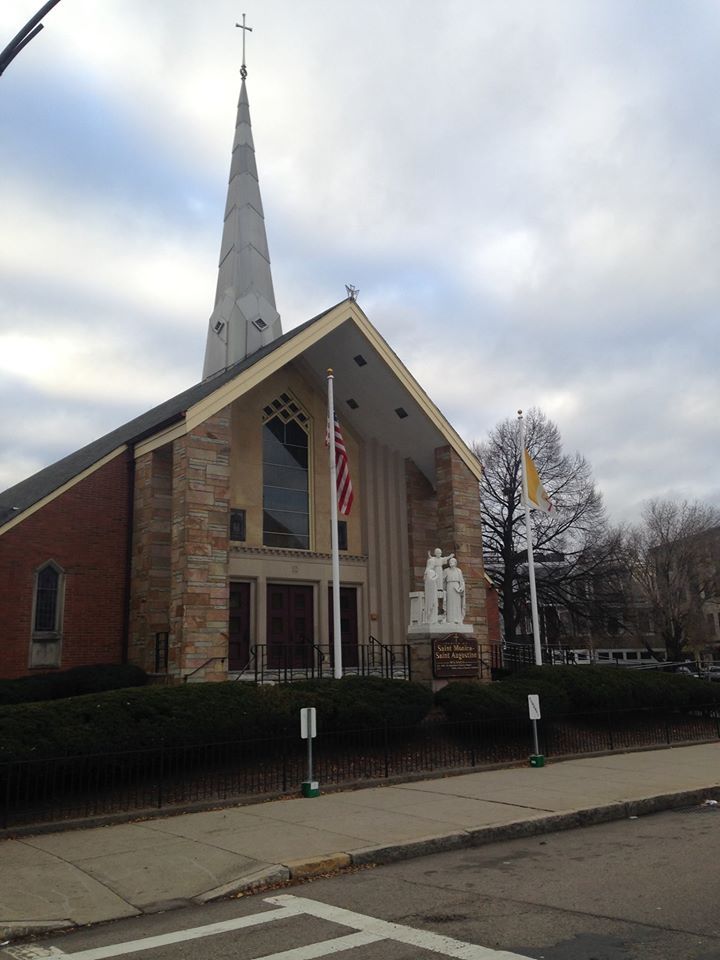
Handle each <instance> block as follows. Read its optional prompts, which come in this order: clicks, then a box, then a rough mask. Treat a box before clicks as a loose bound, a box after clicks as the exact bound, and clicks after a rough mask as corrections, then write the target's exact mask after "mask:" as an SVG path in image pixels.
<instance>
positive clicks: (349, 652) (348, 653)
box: [328, 587, 358, 667]
mask: <svg viewBox="0 0 720 960" xmlns="http://www.w3.org/2000/svg"><path fill="white" fill-rule="evenodd" d="M328 613H329V617H330V662H331V663H332V664H334V663H335V648H334V641H335V629H334V627H335V624H334V618H333V588H332V587H328ZM340 636H341V637H342V662H343V667H357V665H358V613H357V590H356V589H355V587H340Z"/></svg>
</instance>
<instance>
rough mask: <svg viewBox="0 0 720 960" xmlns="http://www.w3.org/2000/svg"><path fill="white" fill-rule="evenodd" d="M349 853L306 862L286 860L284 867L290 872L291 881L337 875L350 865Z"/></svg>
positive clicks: (350, 855)
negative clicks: (331, 874)
mask: <svg viewBox="0 0 720 960" xmlns="http://www.w3.org/2000/svg"><path fill="white" fill-rule="evenodd" d="M352 862H353V861H352V854H351V853H330V854H327V855H326V856H323V857H312V858H310V859H307V860H288V862H287V863H286V864H285V866H286V867H287V868H288V870H289V871H290V879H291V880H304V879H306V878H307V877H318V876H322V875H323V874H327V873H339V872H340V871H341V870H347V868H348V867H349V866H351V865H352Z"/></svg>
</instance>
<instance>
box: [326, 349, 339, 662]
mask: <svg viewBox="0 0 720 960" xmlns="http://www.w3.org/2000/svg"><path fill="white" fill-rule="evenodd" d="M334 379H335V378H334V377H333V372H332V369H331V368H328V372H327V382H328V426H327V430H328V450H329V452H330V543H331V544H332V598H333V654H334V659H335V667H334V677H335V679H336V680H339V679H340V678H341V677H342V675H343V667H342V636H341V633H340V549H339V547H338V521H337V462H336V460H335V401H334V399H333V380H334Z"/></svg>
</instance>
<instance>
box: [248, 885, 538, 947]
mask: <svg viewBox="0 0 720 960" xmlns="http://www.w3.org/2000/svg"><path fill="white" fill-rule="evenodd" d="M291 902H292V903H294V904H295V905H296V906H297V907H298V908H299V910H300V911H301V912H302V913H303V914H306V915H308V916H311V917H319V918H320V919H322V920H329V921H330V922H331V923H338V924H341V925H342V926H345V927H353V928H354V929H356V930H363V931H365V932H366V933H373V934H376V935H377V936H378V939H382V940H395V941H397V942H398V943H405V944H408V945H409V946H413V947H419V948H420V949H423V950H430V951H432V952H433V953H439V954H441V955H442V956H444V957H455V958H457V960H531V958H529V957H527V956H523V955H522V954H519V953H508V951H507V950H492V949H490V947H482V946H480V945H479V944H476V943H466V942H465V941H463V940H454V939H453V938H452V937H445V936H443V935H442V934H439V933H432V932H430V931H428V930H416V929H415V928H414V927H405V926H403V925H402V924H399V923H389V922H388V921H387V920H378V919H377V918H376V917H368V916H365V915H364V914H362V913H354V912H353V911H352V910H344V909H343V908H342V907H332V906H330V905H329V904H327V903H320V901H318V900H308V899H306V898H304V897H293V896H291V895H289V894H288V895H283V896H279V897H268V898H266V900H265V903H273V904H277V905H279V906H288V905H289V904H290V903H291Z"/></svg>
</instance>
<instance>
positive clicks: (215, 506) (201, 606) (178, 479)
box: [169, 407, 230, 680]
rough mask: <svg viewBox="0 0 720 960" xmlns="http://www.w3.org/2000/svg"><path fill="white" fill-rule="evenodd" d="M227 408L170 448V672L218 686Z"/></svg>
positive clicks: (223, 613)
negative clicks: (171, 453) (191, 675)
mask: <svg viewBox="0 0 720 960" xmlns="http://www.w3.org/2000/svg"><path fill="white" fill-rule="evenodd" d="M229 519H230V408H229V407H225V408H224V409H223V410H221V411H220V412H219V413H217V414H215V415H214V416H212V417H210V418H209V419H208V420H206V421H205V422H204V423H202V424H200V426H198V427H196V428H195V429H194V430H192V431H191V432H190V433H188V434H187V435H185V436H183V437H180V438H179V439H178V440H175V441H174V443H173V476H172V540H171V560H172V578H171V591H170V593H171V595H170V652H169V660H170V664H169V669H170V672H171V673H173V674H174V675H175V676H176V677H178V678H181V677H182V676H184V675H186V674H189V673H192V671H194V670H196V669H197V668H198V667H202V669H200V670H199V672H198V673H197V674H195V677H194V678H193V679H195V680H223V679H225V677H226V673H227V661H226V662H225V663H224V664H223V663H221V662H220V660H215V661H214V662H212V663H209V664H207V665H206V666H203V664H205V663H206V661H208V660H210V659H211V658H220V657H227V647H228V617H229V594H228V548H229V540H228V533H229Z"/></svg>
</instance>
